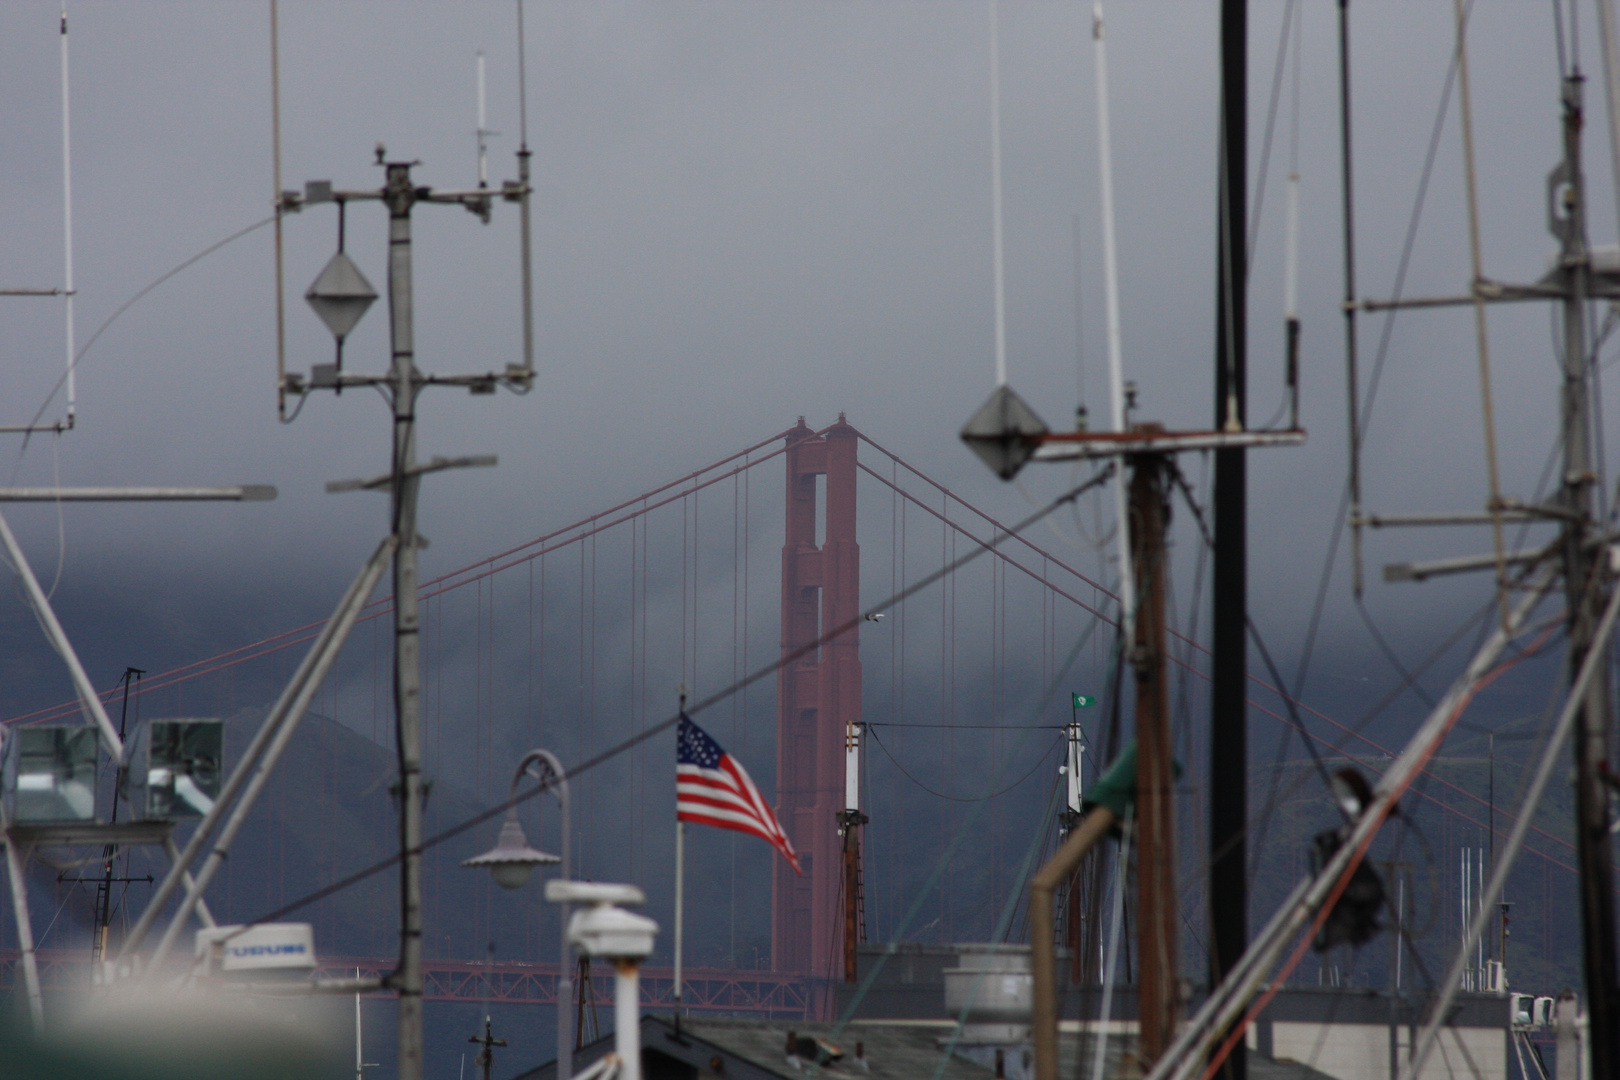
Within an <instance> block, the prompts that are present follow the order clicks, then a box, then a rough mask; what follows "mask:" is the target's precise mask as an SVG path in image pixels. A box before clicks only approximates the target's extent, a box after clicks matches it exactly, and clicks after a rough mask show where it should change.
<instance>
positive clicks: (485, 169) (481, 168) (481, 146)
mask: <svg viewBox="0 0 1620 1080" xmlns="http://www.w3.org/2000/svg"><path fill="white" fill-rule="evenodd" d="M484 100H485V99H484V50H483V49H479V50H478V130H477V131H476V132H475V134H476V135H477V136H478V186H479V187H481V188H484V187H488V186H489V136H491V135H499V134H500V132H498V131H494V130H491V128H490V127H489V124H488V122H487V121H486V120H485V117H484ZM525 231H527V230H525Z"/></svg>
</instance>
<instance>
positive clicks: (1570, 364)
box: [1548, 71, 1620, 1076]
mask: <svg viewBox="0 0 1620 1080" xmlns="http://www.w3.org/2000/svg"><path fill="white" fill-rule="evenodd" d="M1583 81H1584V80H1583V78H1582V76H1581V75H1580V73H1579V71H1576V72H1574V73H1572V74H1570V75H1568V76H1566V77H1565V79H1564V93H1563V117H1564V160H1563V162H1562V163H1561V164H1560V165H1559V166H1558V167H1557V168H1556V169H1554V170H1553V173H1552V175H1551V176H1550V177H1548V199H1549V202H1550V203H1551V205H1550V206H1549V207H1548V212H1549V217H1550V220H1549V223H1548V224H1549V227H1550V228H1551V229H1552V232H1553V234H1554V235H1555V236H1557V237H1558V239H1559V240H1560V241H1561V243H1562V247H1563V251H1562V259H1561V260H1560V266H1561V268H1562V274H1563V278H1564V281H1563V286H1564V290H1563V291H1564V297H1563V331H1564V355H1563V358H1562V359H1563V363H1562V369H1563V370H1562V373H1563V380H1562V387H1561V390H1560V401H1559V406H1560V414H1561V416H1562V418H1563V453H1564V470H1563V473H1564V475H1563V482H1562V485H1561V490H1560V493H1559V497H1560V502H1561V503H1562V505H1563V509H1564V510H1565V511H1566V513H1567V515H1568V516H1567V517H1566V520H1565V524H1564V531H1563V537H1562V547H1563V558H1564V588H1565V594H1566V597H1567V599H1568V605H1569V614H1568V620H1569V622H1568V625H1569V671H1570V677H1571V678H1574V677H1575V675H1576V673H1577V672H1578V671H1579V670H1580V668H1581V666H1582V663H1583V662H1584V661H1585V659H1586V656H1587V654H1588V653H1589V652H1590V651H1591V648H1592V642H1593V635H1594V633H1595V631H1596V627H1597V621H1598V616H1599V613H1600V612H1602V610H1603V608H1604V607H1605V606H1606V605H1607V599H1608V594H1609V591H1610V588H1611V583H1610V581H1609V575H1608V573H1607V571H1606V568H1605V567H1603V566H1602V565H1601V564H1600V562H1599V559H1600V558H1601V557H1602V552H1601V550H1600V549H1599V548H1598V547H1597V546H1595V545H1593V544H1591V543H1590V541H1591V539H1592V538H1593V537H1594V535H1595V534H1596V531H1597V530H1596V527H1595V525H1594V522H1593V518H1592V502H1593V499H1592V491H1593V486H1594V482H1595V481H1594V478H1595V476H1596V469H1595V465H1594V462H1593V461H1592V451H1591V447H1592V413H1591V409H1592V403H1591V385H1592V384H1591V380H1590V378H1589V377H1588V369H1589V367H1590V366H1591V357H1590V356H1589V355H1588V351H1589V350H1588V342H1587V339H1586V321H1585V320H1586V308H1587V298H1588V295H1589V292H1590V285H1591V283H1590V280H1589V278H1590V273H1591V264H1590V258H1589V252H1588V251H1587V248H1586V207H1585V186H1584V178H1583V174H1582V169H1581V124H1582V120H1583V117H1582V102H1581V97H1582V93H1581V91H1582V84H1583ZM1608 700H1609V681H1608V677H1607V667H1606V666H1604V667H1602V668H1600V669H1599V670H1598V671H1597V673H1596V674H1595V675H1594V676H1593V678H1592V679H1591V680H1589V682H1588V683H1587V686H1586V688H1585V692H1584V695H1583V700H1582V702H1581V706H1580V710H1579V711H1578V712H1577V713H1576V715H1575V747H1574V750H1575V821H1576V843H1577V848H1578V857H1579V859H1580V870H1581V931H1582V939H1583V942H1584V945H1585V947H1584V948H1583V949H1582V950H1581V954H1582V964H1583V966H1584V967H1585V972H1584V974H1585V976H1586V980H1585V981H1586V995H1587V1015H1588V1017H1589V1023H1590V1025H1591V1026H1590V1029H1589V1030H1590V1032H1591V1055H1592V1057H1591V1060H1592V1075H1593V1076H1614V1075H1616V1069H1620V1046H1617V1045H1616V1043H1617V1041H1620V986H1617V985H1616V982H1617V979H1616V971H1615V931H1614V886H1613V877H1612V871H1611V869H1610V836H1609V820H1608V794H1607V791H1606V789H1605V785H1604V783H1603V778H1602V777H1601V775H1600V770H1601V769H1602V768H1603V767H1604V762H1605V761H1607V760H1608V756H1609V755H1608V750H1607V746H1606V744H1607V733H1608V730H1609V716H1608Z"/></svg>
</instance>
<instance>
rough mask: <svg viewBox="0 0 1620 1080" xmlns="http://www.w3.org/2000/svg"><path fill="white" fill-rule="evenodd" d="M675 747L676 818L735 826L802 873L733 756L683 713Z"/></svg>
mask: <svg viewBox="0 0 1620 1080" xmlns="http://www.w3.org/2000/svg"><path fill="white" fill-rule="evenodd" d="M675 748H676V751H675V817H676V820H678V821H690V822H693V823H694V824H697V825H713V826H714V827H715V828H717V829H735V830H736V831H738V832H745V833H750V834H752V835H754V836H758V837H760V838H761V839H763V840H768V841H770V845H771V846H772V847H774V848H775V849H776V850H777V851H779V852H781V853H782V857H783V858H785V859H786V860H787V861H788V863H789V864H790V865H791V866H792V867H793V870H794V872H795V873H798V874H803V873H804V871H803V870H801V869H799V857H798V855H796V854H794V851H793V844H792V843H791V842H790V841H789V840H788V838H787V834H786V833H784V832H783V831H782V826H781V825H780V824H779V823H778V822H777V820H776V814H775V813H774V812H773V811H772V810H771V808H770V807H769V806H767V805H766V804H765V799H764V797H763V796H761V795H760V793H759V788H757V787H755V786H754V782H753V781H752V780H750V779H749V778H748V770H747V769H744V768H743V767H742V765H741V764H740V763H739V762H738V761H737V759H736V758H734V757H732V756H731V755H730V754H728V753H726V752H725V751H724V750H722V749H721V748H720V744H719V743H717V742H715V741H714V740H713V739H712V738H710V737H709V733H708V732H706V731H704V730H703V729H702V728H700V727H698V726H697V725H696V724H694V723H692V721H691V720H690V719H689V718H688V717H687V716H685V715H684V714H683V715H682V716H681V727H680V733H679V734H678V735H677V736H676V738H675Z"/></svg>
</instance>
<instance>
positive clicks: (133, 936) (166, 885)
mask: <svg viewBox="0 0 1620 1080" xmlns="http://www.w3.org/2000/svg"><path fill="white" fill-rule="evenodd" d="M392 544H393V539H392V538H387V539H384V540H383V542H382V543H381V544H379V545H378V546H377V550H376V551H374V552H373V553H372V555H371V559H370V560H369V561H368V562H367V563H366V565H365V566H363V567H361V569H360V573H359V575H358V576H356V577H355V579H354V581H353V582H352V583H350V585H349V589H348V591H347V592H345V593H344V594H343V598H342V599H341V600H339V601H338V606H337V608H336V609H335V610H334V611H333V612H332V616H331V618H329V619H327V621H326V625H325V626H323V627H321V631H320V633H319V634H317V635H316V637H315V641H314V643H313V644H312V645H310V647H309V652H307V653H305V654H304V658H303V660H301V661H299V664H298V667H297V669H296V670H295V671H294V672H293V674H292V678H290V679H288V680H287V685H286V686H285V687H284V688H283V689H282V691H281V697H279V698H278V699H277V700H276V703H275V705H273V706H271V708H270V712H269V714H268V715H266V716H265V718H264V723H262V724H260V725H259V730H258V731H256V732H254V733H253V738H252V739H251V740H249V742H248V745H247V749H246V750H244V751H243V752H242V760H241V761H239V762H237V764H236V768H235V769H234V770H233V771H232V772H231V775H230V776H229V777H227V778H226V780H225V785H224V786H223V787H222V788H220V792H219V796H218V797H217V798H216V799H215V800H214V808H213V809H212V810H210V811H208V813H207V814H205V815H203V819H202V820H201V821H199V822H198V823H197V828H196V829H194V830H193V831H192V834H191V838H190V839H188V840H187V841H186V846H185V847H184V848H182V849H181V851H180V854H179V856H178V857H177V858H175V859H174V865H172V866H170V867H169V872H168V873H167V874H165V875H164V877H163V880H162V882H160V883H159V884H158V887H157V889H156V890H155V891H154V892H153V893H152V898H151V899H150V900H148V901H147V904H146V909H145V910H144V911H142V912H141V917H140V918H139V919H137V920H136V922H135V926H134V928H133V929H131V930H130V932H129V936H128V937H126V938H125V939H124V944H123V946H122V947H120V948H119V950H118V959H119V961H123V960H124V959H125V958H126V957H128V956H130V955H131V954H133V953H134V951H135V950H136V949H138V948H140V947H141V943H142V942H144V941H145V940H146V935H147V934H148V933H149V932H150V931H151V929H152V925H153V924H154V923H156V922H157V919H158V916H159V914H161V913H162V911H163V907H164V905H165V904H167V903H168V902H169V899H170V897H172V896H173V895H174V892H175V889H177V888H178V887H179V886H180V884H181V882H182V879H183V877H184V875H186V874H187V873H189V868H190V866H191V864H192V862H193V861H194V860H195V859H196V858H197V854H198V852H200V851H202V849H203V846H204V845H205V844H206V843H207V842H208V837H209V834H211V833H212V832H213V831H214V829H215V827H216V826H218V824H219V822H220V819H221V818H223V817H224V816H225V814H226V813H227V812H228V811H229V810H230V806H231V801H232V800H233V799H235V798H236V793H237V792H238V791H240V790H241V789H242V785H243V784H245V783H246V782H247V778H248V775H249V774H250V773H251V772H252V770H253V766H254V764H255V763H256V762H257V761H258V759H259V755H260V754H261V753H262V752H263V750H264V747H265V745H266V744H267V743H268V742H269V741H270V739H271V738H272V737H273V736H274V735H275V733H276V730H277V729H278V728H279V727H280V726H281V722H282V719H283V718H284V717H285V716H286V715H287V708H288V706H289V705H291V704H292V702H293V699H294V698H295V697H296V696H297V694H298V692H299V691H300V690H301V689H302V688H303V685H304V682H305V680H306V679H307V678H308V677H309V672H310V669H311V668H312V667H313V666H314V664H315V661H316V658H317V657H319V656H320V655H321V653H322V652H324V651H325V650H326V648H327V647H328V644H329V643H330V642H331V640H332V635H333V633H334V632H335V631H336V628H337V621H338V619H339V618H340V617H341V616H342V614H343V612H345V611H347V610H348V609H349V607H350V606H351V605H355V604H363V603H364V602H365V598H366V596H368V595H369V594H370V592H371V589H372V588H373V587H375V585H376V576H375V575H373V574H372V569H373V567H374V566H376V567H380V566H382V565H383V564H384V560H385V559H386V558H387V555H388V551H389V550H390V548H391V545H392ZM379 573H380V570H379ZM368 580H369V581H370V582H371V585H370V586H368V587H366V588H365V589H364V591H362V589H361V586H362V585H363V584H364V583H365V582H367V581H368Z"/></svg>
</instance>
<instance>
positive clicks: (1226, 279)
mask: <svg viewBox="0 0 1620 1080" xmlns="http://www.w3.org/2000/svg"><path fill="white" fill-rule="evenodd" d="M1218 174H1219V191H1220V197H1219V202H1218V205H1217V210H1216V253H1217V254H1216V282H1217V285H1216V303H1215V427H1216V428H1217V429H1218V430H1224V431H1238V430H1242V428H1243V427H1244V426H1245V411H1246V409H1245V405H1246V403H1245V397H1246V393H1245V390H1246V378H1245V376H1246V371H1245V368H1246V360H1245V346H1246V341H1245V337H1246V329H1247V325H1248V319H1247V295H1248V290H1247V288H1246V285H1247V277H1248V265H1247V263H1248V258H1247V251H1246V250H1245V249H1246V237H1247V228H1246V226H1247V222H1248V213H1247V201H1248V190H1247V177H1248V2H1247V0H1221V122H1220V162H1219V168H1218ZM1247 486H1248V468H1247V462H1246V460H1245V452H1244V451H1243V450H1241V449H1227V450H1217V451H1215V497H1214V502H1215V567H1214V570H1215V573H1214V578H1215V580H1214V589H1213V594H1212V603H1213V605H1214V618H1213V625H1212V628H1211V629H1212V637H1213V642H1212V644H1213V647H1214V660H1213V664H1212V676H1213V678H1212V682H1211V688H1210V760H1209V766H1210V777H1209V796H1210V816H1209V822H1210V829H1209V843H1210V868H1209V896H1210V931H1211V938H1212V940H1213V943H1214V949H1213V950H1212V952H1211V956H1212V963H1211V970H1210V980H1211V985H1214V984H1216V983H1219V982H1220V981H1221V980H1222V979H1223V978H1225V977H1226V975H1227V973H1228V972H1229V971H1231V970H1232V967H1233V966H1234V965H1235V964H1236V963H1237V961H1238V958H1239V957H1241V956H1242V955H1243V950H1244V947H1245V946H1246V945H1247V943H1248V938H1249V928H1248V915H1249V899H1248V882H1247V880H1246V879H1245V874H1244V869H1245V865H1246V862H1247V859H1246V857H1245V851H1244V839H1243V838H1244V832H1245V829H1246V828H1247V819H1248V782H1249V745H1248V717H1247V714H1246V711H1245V704H1244V689H1245V688H1244V678H1245V675H1246V666H1247V648H1246V642H1245V639H1244V635H1245V633H1246V630H1247V623H1248V492H1247ZM1222 1075H1223V1076H1224V1077H1226V1078H1228V1080H1246V1077H1247V1075H1248V1063H1247V1060H1246V1058H1245V1055H1244V1045H1243V1043H1242V1041H1239V1042H1238V1044H1237V1045H1236V1046H1235V1047H1234V1048H1233V1051H1232V1054H1231V1056H1230V1057H1228V1058H1227V1059H1226V1064H1225V1066H1224V1067H1223V1069H1222Z"/></svg>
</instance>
